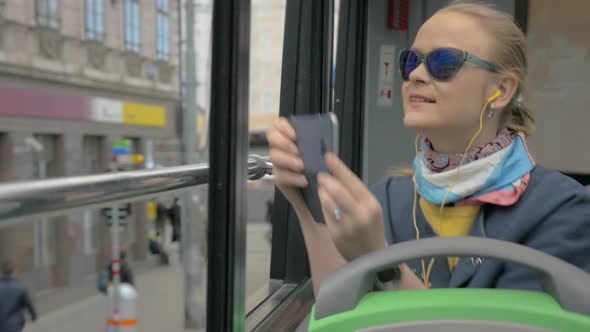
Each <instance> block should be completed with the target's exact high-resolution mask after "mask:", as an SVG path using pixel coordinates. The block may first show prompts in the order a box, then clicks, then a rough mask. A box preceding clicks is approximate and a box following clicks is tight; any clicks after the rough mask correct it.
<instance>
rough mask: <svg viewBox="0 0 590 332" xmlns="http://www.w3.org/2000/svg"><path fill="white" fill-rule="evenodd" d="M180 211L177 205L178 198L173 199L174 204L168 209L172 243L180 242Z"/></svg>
mask: <svg viewBox="0 0 590 332" xmlns="http://www.w3.org/2000/svg"><path fill="white" fill-rule="evenodd" d="M180 213H181V210H180V204H178V198H177V197H175V198H174V202H173V203H172V206H171V207H170V208H169V209H168V219H170V224H171V226H172V242H178V241H180V232H181V225H180V221H181V214H180Z"/></svg>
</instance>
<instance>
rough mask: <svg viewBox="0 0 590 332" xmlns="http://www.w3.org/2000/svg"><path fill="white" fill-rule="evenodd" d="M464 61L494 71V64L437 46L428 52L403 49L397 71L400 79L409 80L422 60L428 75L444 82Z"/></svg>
mask: <svg viewBox="0 0 590 332" xmlns="http://www.w3.org/2000/svg"><path fill="white" fill-rule="evenodd" d="M466 61H467V62H471V63H473V64H475V65H477V66H479V67H481V68H483V69H485V70H489V71H491V72H496V66H494V65H493V64H491V63H490V62H487V61H485V60H482V59H481V58H478V57H477V56H475V55H472V54H469V53H467V52H465V51H462V50H459V49H456V48H439V49H436V50H434V51H432V52H430V53H428V54H421V53H420V52H418V51H415V50H410V49H404V50H402V51H401V52H400V55H399V71H400V73H401V75H402V79H403V80H404V81H408V80H410V73H411V72H413V71H414V70H415V69H416V68H418V66H420V64H421V63H422V62H424V65H425V67H426V71H427V72H428V75H430V77H431V78H432V79H434V80H436V81H443V82H444V81H449V80H451V79H452V78H453V77H455V75H456V74H457V72H458V71H459V69H461V66H462V65H463V63H465V62H466Z"/></svg>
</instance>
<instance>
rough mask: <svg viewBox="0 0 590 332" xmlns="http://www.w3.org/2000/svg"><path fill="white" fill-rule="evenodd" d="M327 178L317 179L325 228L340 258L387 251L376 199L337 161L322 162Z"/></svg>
mask: <svg viewBox="0 0 590 332" xmlns="http://www.w3.org/2000/svg"><path fill="white" fill-rule="evenodd" d="M325 161H326V165H327V166H328V170H329V171H330V173H331V175H330V174H326V173H321V174H319V175H318V183H319V196H320V200H321V201H322V208H323V210H324V217H325V219H326V225H327V228H328V230H329V232H330V235H331V237H332V240H333V241H334V244H335V245H336V248H337V249H338V251H339V252H340V254H341V255H342V256H343V257H344V258H345V259H346V260H348V261H350V260H353V259H355V258H357V257H360V256H363V255H366V254H368V253H371V252H373V251H376V250H380V249H384V248H387V247H388V244H387V241H386V240H385V228H384V225H383V213H382V210H381V205H380V204H379V201H377V198H375V196H374V195H373V194H372V193H371V192H370V191H369V190H368V188H367V187H366V186H365V185H364V183H363V182H362V181H361V180H360V179H359V178H358V177H356V175H355V174H354V173H353V172H352V171H351V170H350V169H348V167H347V166H346V165H345V164H344V163H343V162H342V161H341V160H340V159H338V157H337V156H336V155H334V154H332V153H328V154H327V155H326V158H325Z"/></svg>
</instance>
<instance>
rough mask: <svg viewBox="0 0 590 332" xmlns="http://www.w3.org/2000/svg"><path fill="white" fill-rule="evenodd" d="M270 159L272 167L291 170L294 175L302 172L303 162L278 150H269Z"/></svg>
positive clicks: (295, 156) (293, 155)
mask: <svg viewBox="0 0 590 332" xmlns="http://www.w3.org/2000/svg"><path fill="white" fill-rule="evenodd" d="M270 159H271V160H272V164H273V166H276V167H277V168H280V169H284V170H291V171H293V172H295V173H302V172H303V160H301V158H299V157H298V156H297V155H295V154H292V153H288V152H284V151H282V150H279V149H271V150H270Z"/></svg>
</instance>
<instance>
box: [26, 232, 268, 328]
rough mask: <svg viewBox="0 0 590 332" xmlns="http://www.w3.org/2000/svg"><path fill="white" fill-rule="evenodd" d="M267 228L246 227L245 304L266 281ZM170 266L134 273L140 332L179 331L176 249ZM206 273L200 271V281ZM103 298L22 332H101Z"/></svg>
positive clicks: (54, 315)
mask: <svg viewBox="0 0 590 332" xmlns="http://www.w3.org/2000/svg"><path fill="white" fill-rule="evenodd" d="M269 228H270V226H269V225H268V224H267V223H262V222H257V223H249V224H248V235H247V244H246V245H247V256H246V301H247V300H248V297H249V296H251V295H253V294H254V293H256V291H257V290H259V289H260V288H261V287H264V286H265V285H266V282H267V281H268V273H269V269H270V244H269V242H268V241H267V239H266V233H267V231H268V230H269ZM171 252H172V254H171V264H170V266H165V267H164V266H162V267H154V268H152V269H150V270H148V271H146V272H143V273H141V274H138V275H137V277H136V284H137V285H136V286H137V292H138V303H137V311H138V315H137V316H138V317H137V320H138V329H137V331H141V332H162V331H167V332H183V331H192V330H185V329H184V327H183V325H184V323H183V296H182V295H183V292H182V269H181V265H180V263H179V261H178V252H177V250H171ZM205 276H206V272H204V278H205ZM106 320H107V298H106V297H105V296H103V295H102V294H99V293H96V295H93V296H90V297H88V298H86V299H84V300H82V301H80V302H77V303H72V304H70V305H68V306H65V307H64V308H61V309H57V310H53V311H51V312H49V313H48V314H46V315H41V316H40V317H39V318H38V320H37V321H36V322H33V323H28V324H27V326H26V328H25V330H24V331H25V332H82V331H83V332H104V331H106Z"/></svg>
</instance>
